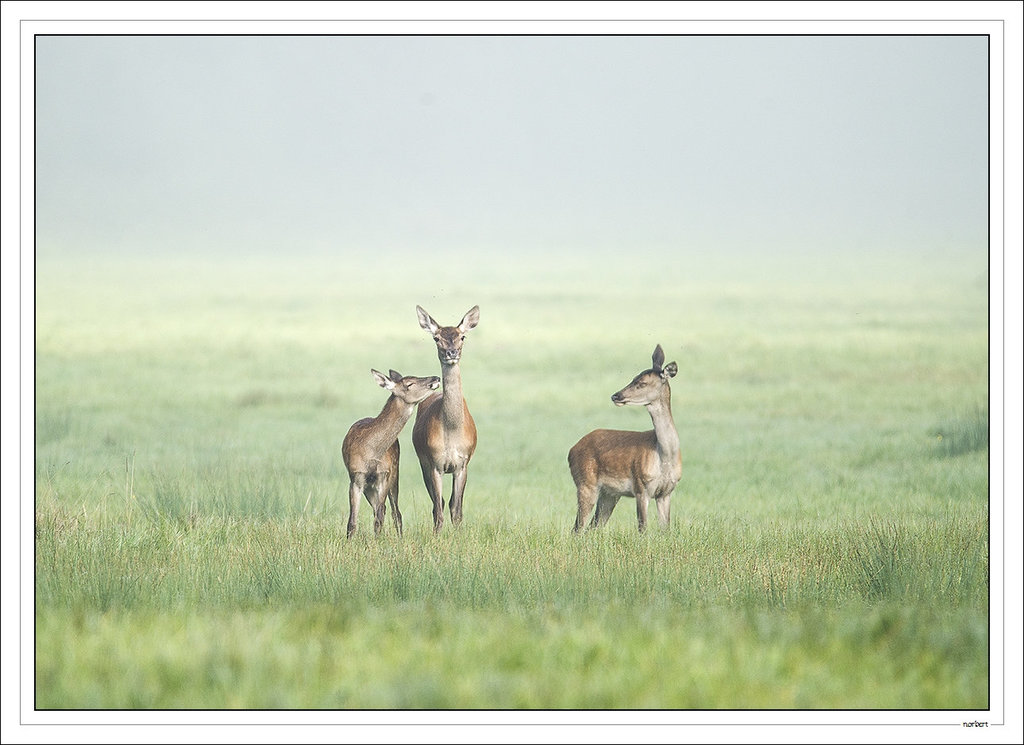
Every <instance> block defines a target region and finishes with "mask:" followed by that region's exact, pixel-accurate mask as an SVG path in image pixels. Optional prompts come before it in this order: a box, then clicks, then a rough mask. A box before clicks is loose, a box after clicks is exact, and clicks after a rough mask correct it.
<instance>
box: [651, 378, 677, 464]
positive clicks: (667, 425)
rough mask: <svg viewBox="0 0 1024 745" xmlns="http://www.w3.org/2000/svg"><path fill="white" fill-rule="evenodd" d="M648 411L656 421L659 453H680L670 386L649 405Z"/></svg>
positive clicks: (664, 455) (665, 454) (663, 454)
mask: <svg viewBox="0 0 1024 745" xmlns="http://www.w3.org/2000/svg"><path fill="white" fill-rule="evenodd" d="M647 412H648V413H649V414H650V415H651V421H652V422H654V437H655V439H656V440H657V441H658V453H659V454H660V455H661V456H663V457H668V456H675V455H676V454H678V453H679V433H678V432H677V431H676V423H675V422H674V421H673V419H672V394H671V393H670V392H669V389H668V386H666V387H665V393H664V394H662V396H661V398H659V399H658V400H657V401H653V402H651V403H650V404H648V405H647Z"/></svg>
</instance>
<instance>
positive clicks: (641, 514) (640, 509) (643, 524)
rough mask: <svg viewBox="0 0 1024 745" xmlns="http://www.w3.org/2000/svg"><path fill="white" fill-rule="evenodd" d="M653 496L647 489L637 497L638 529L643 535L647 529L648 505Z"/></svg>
mask: <svg viewBox="0 0 1024 745" xmlns="http://www.w3.org/2000/svg"><path fill="white" fill-rule="evenodd" d="M650 498H651V495H650V494H649V493H648V492H647V490H646V489H644V490H642V491H640V492H638V493H637V495H636V523H637V525H636V527H637V530H639V531H640V532H641V533H643V532H644V531H645V530H646V529H647V503H648V501H649V500H650Z"/></svg>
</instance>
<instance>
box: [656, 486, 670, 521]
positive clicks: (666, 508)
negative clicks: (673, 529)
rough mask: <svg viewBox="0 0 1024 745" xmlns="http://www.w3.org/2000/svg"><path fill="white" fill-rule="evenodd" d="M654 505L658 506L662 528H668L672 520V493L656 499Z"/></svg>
mask: <svg viewBox="0 0 1024 745" xmlns="http://www.w3.org/2000/svg"><path fill="white" fill-rule="evenodd" d="M654 503H655V504H657V505H658V522H660V523H661V525H662V527H664V528H667V527H668V526H669V521H670V519H671V510H672V492H669V493H668V494H665V495H662V496H661V497H656V498H655V500H654Z"/></svg>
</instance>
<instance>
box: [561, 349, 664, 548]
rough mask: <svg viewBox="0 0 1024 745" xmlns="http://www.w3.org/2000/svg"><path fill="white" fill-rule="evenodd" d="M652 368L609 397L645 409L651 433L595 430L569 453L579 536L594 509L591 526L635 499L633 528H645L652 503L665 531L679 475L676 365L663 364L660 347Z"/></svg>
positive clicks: (614, 400)
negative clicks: (623, 500)
mask: <svg viewBox="0 0 1024 745" xmlns="http://www.w3.org/2000/svg"><path fill="white" fill-rule="evenodd" d="M651 363H652V365H651V368H650V369H649V370H644V371H643V372H642V373H640V374H639V375H637V376H636V377H635V378H633V381H632V382H631V383H630V384H629V385H627V386H626V387H625V388H623V389H622V390H621V391H619V392H617V393H614V394H612V402H613V403H614V404H615V405H616V406H627V405H629V406H646V407H647V411H648V413H649V414H650V415H651V420H652V421H653V422H654V429H652V430H648V431H646V432H628V431H623V430H612V429H596V430H594V431H593V432H591V433H590V434H588V435H585V436H584V437H583V438H582V439H580V441H579V442H577V443H576V444H575V445H573V447H572V449H571V450H569V471H570V472H571V473H572V478H573V481H575V482H576V502H577V511H576V525H575V527H574V528H573V530H574V531H575V532H579V531H580V530H582V529H583V528H584V526H585V525H586V522H587V518H588V517H589V516H590V513H591V511H592V510H594V508H595V506H596V507H597V509H596V511H594V519H593V521H592V522H591V527H599V526H601V525H604V524H605V523H606V522H608V518H609V517H611V514H612V510H614V509H615V505H616V504H617V503H618V501H619V499H620V498H621V497H634V498H635V499H636V519H637V527H638V529H639V530H640V532H643V531H644V529H645V528H646V527H647V505H648V502H649V501H650V500H651V499H654V501H655V504H657V507H658V519H659V522H660V523H661V524H662V525H663V526H665V527H667V526H668V524H669V511H670V507H671V503H672V491H673V490H674V489H675V487H676V484H677V483H678V482H679V478H680V476H682V470H683V469H682V457H681V456H680V453H679V433H678V432H677V431H676V425H675V422H673V421H672V391H671V389H670V388H669V384H668V381H669V378H672V377H674V376H675V374H676V372H677V371H678V367H677V365H676V363H675V362H670V363H668V364H667V365H666V364H665V353H664V351H662V349H661V345H660V344H659V345H658V346H657V347H655V349H654V354H653V356H652V357H651Z"/></svg>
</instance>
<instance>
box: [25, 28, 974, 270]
mask: <svg viewBox="0 0 1024 745" xmlns="http://www.w3.org/2000/svg"><path fill="white" fill-rule="evenodd" d="M988 52H989V50H988V39H987V37H985V36H966V35H963V36H767V35H766V36H654V37H650V36H57V35H52V36H51V35H42V36H39V37H37V39H36V111H35V114H36V197H37V221H36V246H37V250H38V251H40V252H52V251H60V252H66V251H96V250H101V249H103V250H120V251H126V252H132V251H138V252H146V251H153V250H162V249H168V248H169V249H191V250H199V251H213V250H224V251H232V250H271V251H283V252H287V251H290V250H296V249H298V248H300V247H301V248H306V249H317V250H327V251H337V252H338V253H339V255H342V256H343V255H344V254H346V253H350V252H358V251H367V250H370V251H372V250H396V249H398V250H437V249H447V250H454V251H476V252H482V253H484V254H487V253H492V252H505V251H510V250H512V251H534V252H536V251H540V252H552V253H557V252H574V251H581V250H595V251H599V250H611V251H621V250H640V249H670V250H697V251H708V250H713V251H727V250H737V249H743V250H751V249H753V250H766V251H772V250H778V249H780V248H783V247H797V248H800V249H803V250H823V249H836V250H844V251H845V250H857V249H863V250H880V251H892V250H900V249H901V248H905V249H908V250H920V249H922V248H928V249H930V250H935V251H955V252H957V253H960V252H962V251H968V252H970V251H973V250H974V249H975V248H976V249H977V250H978V251H979V258H981V257H982V256H986V255H987V249H988V245H987V240H988V157H989V155H988V117H989V102H988Z"/></svg>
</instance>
